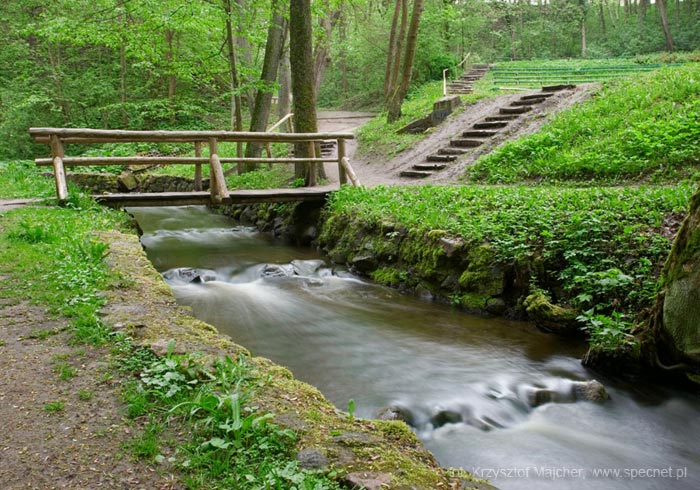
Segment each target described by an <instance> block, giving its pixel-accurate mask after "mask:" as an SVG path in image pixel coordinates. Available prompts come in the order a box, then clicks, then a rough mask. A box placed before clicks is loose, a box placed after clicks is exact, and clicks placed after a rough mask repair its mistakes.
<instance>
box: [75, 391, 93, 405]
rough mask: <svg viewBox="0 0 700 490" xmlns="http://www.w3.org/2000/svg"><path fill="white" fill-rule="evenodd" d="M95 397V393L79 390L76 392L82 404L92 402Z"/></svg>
mask: <svg viewBox="0 0 700 490" xmlns="http://www.w3.org/2000/svg"><path fill="white" fill-rule="evenodd" d="M94 396H95V393H93V392H92V391H89V390H80V391H79V392H78V398H79V399H80V400H82V401H84V402H86V401H89V400H92V398H93V397H94Z"/></svg>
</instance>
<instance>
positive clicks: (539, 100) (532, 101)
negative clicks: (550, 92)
mask: <svg viewBox="0 0 700 490" xmlns="http://www.w3.org/2000/svg"><path fill="white" fill-rule="evenodd" d="M545 100H547V99H546V98H544V97H540V98H537V99H525V100H516V101H515V102H511V103H510V105H512V106H513V107H518V106H524V105H537V104H541V103H542V102H544V101H545Z"/></svg>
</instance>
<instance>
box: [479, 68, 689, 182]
mask: <svg viewBox="0 0 700 490" xmlns="http://www.w3.org/2000/svg"><path fill="white" fill-rule="evenodd" d="M687 178H690V179H692V180H694V181H698V180H700V64H691V65H686V66H682V67H675V68H665V69H662V70H658V71H656V72H652V73H649V74H645V75H640V76H638V77H636V78H633V79H625V80H618V81H615V82H610V83H609V84H606V85H605V86H604V87H603V88H602V90H600V91H599V92H598V93H597V94H596V95H595V96H594V97H593V98H592V99H591V100H590V101H588V102H586V103H584V104H581V105H579V106H576V107H574V108H572V109H569V110H567V111H565V112H562V113H560V114H559V115H557V116H556V117H555V118H554V119H553V120H552V121H551V122H549V123H547V124H546V125H545V126H544V127H543V128H542V130H541V131H539V132H538V133H535V134H533V135H530V136H526V137H523V138H521V139H519V140H517V141H514V142H509V143H506V144H504V145H503V146H501V147H500V148H498V149H496V150H495V151H494V152H492V153H491V154H489V155H486V156H485V157H483V158H481V159H479V160H478V161H477V162H476V163H475V164H474V165H473V166H472V167H471V168H470V169H469V170H468V171H467V179H468V180H470V181H473V182H486V183H517V182H523V181H529V182H542V181H545V182H565V181H570V182H586V183H590V184H596V185H599V184H618V183H629V182H640V181H647V182H657V183H659V182H661V183H663V182H676V181H678V180H679V179H687Z"/></svg>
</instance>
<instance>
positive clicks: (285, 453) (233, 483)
mask: <svg viewBox="0 0 700 490" xmlns="http://www.w3.org/2000/svg"><path fill="white" fill-rule="evenodd" d="M172 347H173V345H172V344H171V345H170V346H169V351H168V354H167V355H166V356H165V357H164V358H162V359H148V358H146V357H144V355H143V353H142V352H141V351H140V350H134V351H132V354H131V355H128V356H126V357H124V358H123V359H124V362H125V363H127V364H125V365H128V366H129V368H132V367H139V368H140V369H141V374H140V380H139V381H138V382H136V383H133V384H132V385H130V386H129V387H128V388H127V389H126V390H125V397H126V400H127V402H128V405H129V409H128V412H129V415H130V416H132V417H137V416H141V415H142V414H145V413H150V414H151V416H150V417H149V421H148V423H147V425H146V427H145V429H144V431H143V433H142V434H141V435H140V436H139V437H138V438H137V439H136V440H134V441H133V442H132V443H131V444H130V447H131V449H132V451H133V453H134V454H135V455H136V456H138V457H142V458H146V459H156V460H157V459H158V458H162V456H160V455H159V447H160V444H161V437H160V433H161V432H162V428H163V427H164V426H165V424H166V423H168V421H172V420H174V419H177V420H182V421H183V423H186V424H188V425H187V426H188V428H189V431H190V432H191V434H192V440H191V441H190V442H188V443H186V444H185V446H184V447H183V448H182V450H181V454H179V456H178V457H176V458H171V461H172V462H173V463H174V464H177V465H178V466H179V467H180V468H181V469H182V470H183V471H184V472H185V474H186V480H187V481H188V482H189V484H190V485H191V486H193V487H200V486H206V487H207V488H222V489H223V488H243V487H244V488H261V489H262V488H318V489H337V488H339V487H338V485H337V484H336V483H334V482H333V481H332V480H330V479H329V478H328V477H326V476H325V475H323V474H320V473H316V472H310V471H306V470H302V469H301V468H299V466H298V463H297V462H296V461H293V460H292V459H291V454H292V451H293V449H294V443H295V440H296V435H295V433H294V432H293V431H291V430H289V429H283V428H280V427H278V426H277V425H275V424H273V423H272V422H271V419H272V417H273V415H272V414H269V413H259V412H258V409H257V408H256V407H254V406H251V405H250V404H249V400H250V395H251V393H252V390H254V389H255V387H256V386H259V385H260V384H261V383H262V382H263V381H262V380H261V379H259V377H258V374H257V372H256V371H255V369H254V368H253V366H252V365H251V364H250V363H249V361H248V360H247V359H246V358H245V357H244V356H240V357H239V358H238V359H236V360H233V359H231V358H229V357H226V358H223V359H219V360H217V361H216V362H215V363H214V365H213V367H211V368H208V367H206V366H205V365H204V364H202V363H201V361H200V359H198V358H197V357H196V356H193V355H174V354H173V353H172V350H173V349H172ZM134 357H135V358H134ZM144 363H145V364H146V365H145V366H143V364H144Z"/></svg>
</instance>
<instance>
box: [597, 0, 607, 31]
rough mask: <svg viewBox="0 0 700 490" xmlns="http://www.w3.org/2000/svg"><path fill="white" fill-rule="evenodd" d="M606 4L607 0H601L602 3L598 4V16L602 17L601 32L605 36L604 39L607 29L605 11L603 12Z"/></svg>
mask: <svg viewBox="0 0 700 490" xmlns="http://www.w3.org/2000/svg"><path fill="white" fill-rule="evenodd" d="M604 3H605V0H600V3H599V4H598V16H599V17H600V30H601V32H602V34H603V37H605V36H606V34H607V33H606V32H605V31H606V28H605V11H604V10H603V4H604Z"/></svg>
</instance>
